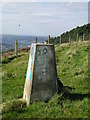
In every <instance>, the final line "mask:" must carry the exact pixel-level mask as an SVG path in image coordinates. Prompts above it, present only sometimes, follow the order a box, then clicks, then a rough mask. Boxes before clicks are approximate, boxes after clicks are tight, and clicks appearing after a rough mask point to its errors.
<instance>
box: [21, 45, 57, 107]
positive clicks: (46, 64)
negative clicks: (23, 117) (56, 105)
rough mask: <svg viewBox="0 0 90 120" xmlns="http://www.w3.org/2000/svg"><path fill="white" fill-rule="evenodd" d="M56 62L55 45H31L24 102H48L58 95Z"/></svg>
mask: <svg viewBox="0 0 90 120" xmlns="http://www.w3.org/2000/svg"><path fill="white" fill-rule="evenodd" d="M56 79H57V70H56V61H55V50H54V45H51V44H40V43H37V44H31V50H30V56H29V62H28V68H27V75H26V81H25V87H24V94H23V100H25V101H26V103H27V105H28V106H29V104H30V102H33V101H48V100H49V99H50V98H51V97H52V96H53V95H54V94H55V93H56Z"/></svg>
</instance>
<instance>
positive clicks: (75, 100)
mask: <svg viewBox="0 0 90 120" xmlns="http://www.w3.org/2000/svg"><path fill="white" fill-rule="evenodd" d="M55 51H56V63H57V75H58V77H60V79H61V81H62V83H63V85H64V88H63V89H62V92H61V93H60V94H59V95H58V94H57V93H56V94H55V95H54V96H53V98H51V99H50V100H49V101H48V102H34V103H33V104H31V105H30V107H29V108H27V107H26V105H25V103H23V102H21V101H20V100H18V101H16V100H17V99H19V98H22V95H23V89H24V83H25V77H26V70H27V64H28V59H29V51H27V52H25V51H24V52H23V51H22V52H21V53H20V55H19V57H17V58H16V57H15V56H14V55H13V54H12V55H10V56H9V57H8V58H7V57H6V58H5V57H3V61H2V63H3V64H2V85H3V86H2V101H3V118H10V117H13V118H17V117H18V118H87V117H88V79H89V78H88V42H79V43H77V44H76V43H72V44H71V45H69V44H62V45H61V46H60V45H57V46H55ZM12 100H14V101H12ZM8 101H9V102H8ZM4 104H5V105H4Z"/></svg>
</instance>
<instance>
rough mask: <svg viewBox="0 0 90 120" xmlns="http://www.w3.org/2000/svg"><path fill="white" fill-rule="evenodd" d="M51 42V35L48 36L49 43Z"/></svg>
mask: <svg viewBox="0 0 90 120" xmlns="http://www.w3.org/2000/svg"><path fill="white" fill-rule="evenodd" d="M49 43H50V35H49V36H48V44H49Z"/></svg>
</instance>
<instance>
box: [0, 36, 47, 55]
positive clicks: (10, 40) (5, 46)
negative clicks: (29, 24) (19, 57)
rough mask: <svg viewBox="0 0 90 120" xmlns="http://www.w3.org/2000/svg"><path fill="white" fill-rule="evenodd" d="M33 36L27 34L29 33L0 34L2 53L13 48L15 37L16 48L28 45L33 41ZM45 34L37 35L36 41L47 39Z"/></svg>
mask: <svg viewBox="0 0 90 120" xmlns="http://www.w3.org/2000/svg"><path fill="white" fill-rule="evenodd" d="M35 38H36V37H35V36H29V35H5V34H3V35H0V42H1V41H2V53H3V52H6V51H9V50H14V49H15V41H16V39H17V41H18V48H25V47H29V46H30V45H31V43H32V42H33V43H34V42H35ZM47 39H48V37H47V36H38V37H37V41H38V42H40V43H41V42H43V41H45V40H47Z"/></svg>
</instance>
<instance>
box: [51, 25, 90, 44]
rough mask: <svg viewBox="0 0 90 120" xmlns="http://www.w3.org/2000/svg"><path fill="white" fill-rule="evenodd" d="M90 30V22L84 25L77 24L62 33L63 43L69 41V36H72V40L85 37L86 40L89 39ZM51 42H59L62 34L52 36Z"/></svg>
mask: <svg viewBox="0 0 90 120" xmlns="http://www.w3.org/2000/svg"><path fill="white" fill-rule="evenodd" d="M89 31H90V24H86V25H83V26H77V27H76V28H74V29H72V30H70V31H66V32H65V33H63V34H61V40H62V43H68V42H69V36H70V39H71V41H77V39H78V40H83V38H84V40H89ZM77 35H78V36H77ZM50 42H51V43H53V44H59V43H60V36H58V37H55V38H51V40H50Z"/></svg>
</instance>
